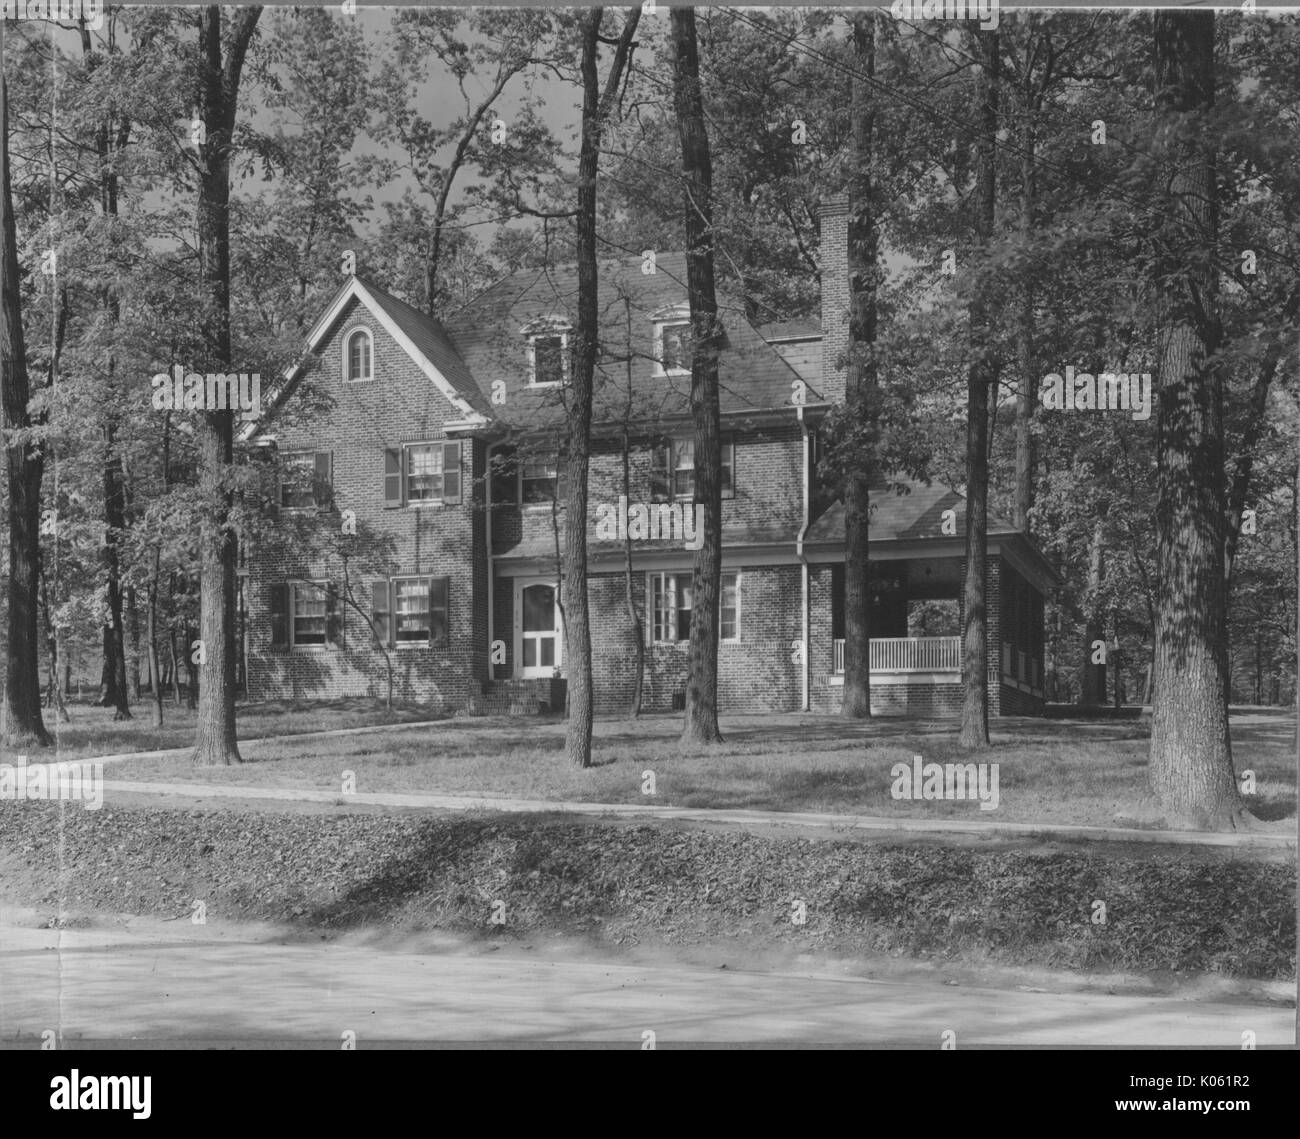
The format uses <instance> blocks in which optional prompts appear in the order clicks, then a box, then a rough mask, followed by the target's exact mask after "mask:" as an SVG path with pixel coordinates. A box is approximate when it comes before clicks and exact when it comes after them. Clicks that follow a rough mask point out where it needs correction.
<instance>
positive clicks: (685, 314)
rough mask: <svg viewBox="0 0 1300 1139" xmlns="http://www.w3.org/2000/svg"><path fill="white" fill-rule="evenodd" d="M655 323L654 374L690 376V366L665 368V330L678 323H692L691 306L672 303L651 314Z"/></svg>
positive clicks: (660, 375) (658, 375) (657, 375)
mask: <svg viewBox="0 0 1300 1139" xmlns="http://www.w3.org/2000/svg"><path fill="white" fill-rule="evenodd" d="M650 319H651V321H653V323H654V365H655V370H654V374H655V376H656V377H663V376H689V375H690V374H691V370H690V368H665V367H664V332H665V331H666V330H667V329H669V328H671V327H674V326H676V325H679V324H685V325H690V323H691V306H690V305H689V304H688V303H686V302H683V303H681V304H677V305H670V306H668V307H667V308H661V309H659V310H658V311H657V312H654V313H652V314H651V315H650Z"/></svg>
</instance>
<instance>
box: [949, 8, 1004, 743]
mask: <svg viewBox="0 0 1300 1139" xmlns="http://www.w3.org/2000/svg"><path fill="white" fill-rule="evenodd" d="M975 37H976V40H977V42H978V43H979V45H980V47H981V48H982V49H983V51H982V58H981V59H980V62H979V66H978V74H979V81H978V84H979V85H978V94H977V101H978V103H979V108H980V131H979V135H978V137H977V139H976V143H975V195H974V197H975V201H974V211H975V246H976V251H977V252H976V255H977V256H979V255H980V254H982V253H983V252H985V251H986V250H987V249H988V246H989V243H990V242H991V241H992V240H993V221H994V209H995V206H996V199H995V194H996V190H997V180H996V179H997V175H996V170H997V167H996V158H997V156H996V154H995V152H994V140H995V138H996V136H997V131H998V93H997V92H998V89H997V84H998V62H999V57H998V34H997V32H994V31H979V32H976V33H975ZM987 298H988V291H987V290H986V288H984V287H983V285H982V284H981V283H979V282H977V283H976V285H975V288H974V289H973V291H972V293H971V300H970V345H971V361H970V368H969V371H968V372H967V378H966V581H965V585H964V594H963V596H964V598H965V614H964V617H965V620H964V625H963V628H962V706H961V734H960V736H959V737H958V738H959V742H960V744H961V746H962V747H964V748H976V747H986V746H988V742H989V694H988V647H987V646H988V609H987V598H986V596H985V595H986V593H987V591H988V581H987V578H986V577H985V565H986V562H987V557H988V525H989V521H988V504H989V497H988V496H989V448H988V432H989V394H990V392H991V391H992V389H993V386H994V384H996V383H997V379H998V362H997V349H996V347H995V345H994V344H993V342H992V323H993V322H992V320H991V317H990V313H989V307H990V306H989V302H988V299H987Z"/></svg>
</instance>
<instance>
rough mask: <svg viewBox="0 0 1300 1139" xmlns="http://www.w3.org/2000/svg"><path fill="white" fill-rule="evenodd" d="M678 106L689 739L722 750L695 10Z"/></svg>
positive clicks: (715, 429)
mask: <svg viewBox="0 0 1300 1139" xmlns="http://www.w3.org/2000/svg"><path fill="white" fill-rule="evenodd" d="M670 20H671V35H672V43H673V107H674V110H675V112H676V115H677V133H678V136H679V138H680V139H681V144H682V182H683V187H682V199H683V203H682V204H683V210H684V214H685V228H686V288H687V293H688V294H689V299H690V306H691V346H692V347H691V420H692V423H693V425H694V428H695V501H696V502H702V503H703V504H704V538H703V541H702V542H701V544H700V548H699V549H698V550H696V551H695V557H694V564H693V566H692V573H691V644H690V654H689V658H688V659H689V663H688V666H687V667H688V674H687V678H686V720H685V724H684V726H683V728H682V738H683V739H684V740H693V741H695V742H698V743H719V742H721V740H722V733H721V731H719V729H718V617H719V611H718V601H719V597H718V594H719V589H720V586H721V579H722V445H721V442H722V441H721V426H720V418H721V415H720V411H719V398H718V299H717V294H716V292H715V290H714V272H713V243H714V242H713V239H714V235H713V166H712V160H711V158H710V155H709V136H708V132H707V131H706V129H705V125H704V100H703V97H702V95H701V92H700V55H699V44H698V41H697V39H696V34H695V10H694V9H693V8H673V9H672V12H671V17H670Z"/></svg>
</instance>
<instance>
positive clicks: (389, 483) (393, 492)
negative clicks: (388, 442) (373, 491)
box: [384, 447, 402, 509]
mask: <svg viewBox="0 0 1300 1139" xmlns="http://www.w3.org/2000/svg"><path fill="white" fill-rule="evenodd" d="M401 505H402V450H401V448H400V447H388V448H385V450H384V508H385V509H389V508H391V507H394V506H401Z"/></svg>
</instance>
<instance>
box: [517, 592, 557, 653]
mask: <svg viewBox="0 0 1300 1139" xmlns="http://www.w3.org/2000/svg"><path fill="white" fill-rule="evenodd" d="M555 599H556V586H555V582H554V581H550V580H546V579H540V578H539V579H532V580H529V579H522V578H521V579H516V581H515V660H516V662H517V673H516V675H518V676H525V677H526V676H555V675H557V670H558V669H559V667H560V665H561V663H562V662H563V656H564V642H563V635H562V633H561V629H560V607H559V606H558V605H557V604H556V603H555Z"/></svg>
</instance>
